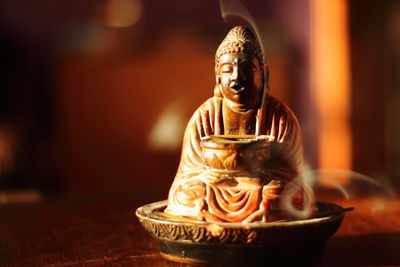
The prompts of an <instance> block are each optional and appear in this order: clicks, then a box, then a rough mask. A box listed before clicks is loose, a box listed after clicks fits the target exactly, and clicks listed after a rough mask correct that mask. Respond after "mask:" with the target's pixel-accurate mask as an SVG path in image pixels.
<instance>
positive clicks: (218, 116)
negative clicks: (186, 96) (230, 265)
mask: <svg viewBox="0 0 400 267" xmlns="http://www.w3.org/2000/svg"><path fill="white" fill-rule="evenodd" d="M222 105H223V99H222V98H220V97H216V96H214V97H212V98H210V99H208V100H207V101H206V102H204V103H203V104H202V105H201V106H200V107H199V108H198V109H197V110H196V111H195V113H194V114H193V116H192V118H191V119H190V121H189V123H188V125H187V128H186V131H185V135H184V139H183V146H182V155H181V160H180V164H179V168H178V171H177V174H176V176H175V179H174V181H173V184H172V186H171V189H170V192H169V195H168V206H167V208H166V210H165V213H166V214H167V215H170V216H178V217H186V218H191V219H196V220H205V221H211V222H252V221H267V220H268V219H266V214H267V213H268V202H269V201H271V200H276V199H278V198H279V192H280V190H281V189H282V186H284V185H285V183H286V182H287V181H291V180H292V179H295V178H296V177H297V175H298V173H299V168H300V165H301V164H302V160H303V147H302V140H301V132H300V128H299V124H298V121H297V119H296V117H295V116H294V115H293V113H292V111H291V110H290V109H289V108H288V107H287V106H286V105H284V104H283V103H281V102H280V101H278V100H277V99H275V98H274V97H272V96H269V95H267V96H266V97H265V100H264V103H263V105H262V107H261V108H259V109H258V111H257V117H256V127H255V128H256V130H255V132H256V134H257V137H258V138H260V139H262V140H265V142H268V143H269V149H270V152H269V153H270V158H269V159H268V160H267V161H266V162H265V163H263V165H262V169H263V171H262V172H261V173H262V175H261V176H262V177H259V178H260V179H259V180H256V181H255V180H252V179H246V177H241V176H240V175H238V176H237V177H233V178H231V179H228V180H226V181H224V180H218V179H217V177H216V176H218V174H215V173H213V172H212V171H210V170H208V169H207V168H205V167H204V162H203V160H202V147H201V145H200V143H201V141H202V140H204V139H206V138H207V137H209V136H212V135H224V134H225V133H224V117H223V114H222V109H223V108H222ZM232 180H234V181H232ZM215 181H218V182H215Z"/></svg>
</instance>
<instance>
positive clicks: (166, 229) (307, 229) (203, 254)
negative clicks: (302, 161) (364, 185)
mask: <svg viewBox="0 0 400 267" xmlns="http://www.w3.org/2000/svg"><path fill="white" fill-rule="evenodd" d="M166 205H167V201H160V202H155V203H152V204H148V205H145V206H142V207H140V208H138V209H137V210H136V216H137V217H138V218H139V220H140V222H141V223H142V225H143V226H144V228H145V229H146V230H147V231H148V232H149V233H150V234H151V235H152V236H153V237H154V238H155V239H156V240H157V242H158V244H159V247H160V252H161V255H162V256H163V257H165V258H166V259H168V260H172V261H178V262H186V263H206V264H210V263H215V264H224V265H225V264H226V265H229V266H233V265H235V266H237V265H246V266H255V265H264V266H265V265H277V264H278V265H293V264H295V265H302V264H311V263H315V262H317V261H318V260H319V259H320V258H321V256H322V253H323V251H324V248H325V244H326V242H327V241H328V239H329V237H331V236H332V235H333V234H334V233H335V232H336V231H337V229H338V228H339V226H340V224H341V222H342V220H343V216H344V211H345V210H344V209H343V208H342V207H340V206H338V205H335V204H332V203H328V202H317V210H318V211H317V212H316V215H315V216H314V217H313V218H310V219H305V220H294V221H280V222H270V223H262V222H255V223H248V224H243V223H218V224H212V223H208V222H203V221H194V220H189V219H174V218H169V217H167V216H165V215H164V213H163V210H164V209H165V207H166Z"/></svg>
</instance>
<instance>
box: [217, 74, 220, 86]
mask: <svg viewBox="0 0 400 267" xmlns="http://www.w3.org/2000/svg"><path fill="white" fill-rule="evenodd" d="M216 81H217V84H221V77H220V76H219V75H217V77H216Z"/></svg>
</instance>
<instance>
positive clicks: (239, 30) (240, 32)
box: [215, 26, 264, 74]
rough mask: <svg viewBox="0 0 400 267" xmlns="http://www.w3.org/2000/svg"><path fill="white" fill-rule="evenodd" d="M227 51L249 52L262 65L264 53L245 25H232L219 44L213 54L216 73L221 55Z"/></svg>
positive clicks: (227, 52)
mask: <svg viewBox="0 0 400 267" xmlns="http://www.w3.org/2000/svg"><path fill="white" fill-rule="evenodd" d="M229 53H251V54H253V55H255V56H256V57H257V59H258V60H259V61H260V65H261V66H264V55H263V52H262V49H261V47H260V44H259V43H258V40H257V38H256V36H255V35H254V34H253V32H252V31H251V30H250V29H249V28H247V27H243V26H236V27H234V28H233V29H231V30H230V31H229V33H228V35H227V36H226V37H225V39H224V40H223V41H222V43H221V44H220V45H219V47H218V49H217V53H216V54H215V72H216V73H217V74H218V65H219V60H220V58H221V56H222V55H224V54H229Z"/></svg>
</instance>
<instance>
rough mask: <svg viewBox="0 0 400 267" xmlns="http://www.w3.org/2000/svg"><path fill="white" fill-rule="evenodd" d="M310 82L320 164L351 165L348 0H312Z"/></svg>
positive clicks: (340, 166)
mask: <svg viewBox="0 0 400 267" xmlns="http://www.w3.org/2000/svg"><path fill="white" fill-rule="evenodd" d="M310 3H311V19H312V21H311V33H312V35H311V56H312V58H311V73H312V74H311V83H312V87H313V88H312V92H313V97H315V98H314V99H315V102H316V104H317V109H318V118H319V129H318V150H319V151H318V153H319V158H318V160H319V168H339V169H351V166H352V158H351V153H352V149H351V142H352V141H351V130H350V75H349V71H350V70H349V49H348V25H347V0H329V1H321V0H311V2H310Z"/></svg>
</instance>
